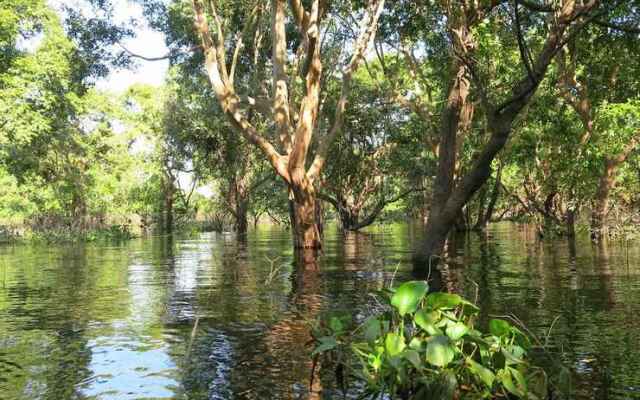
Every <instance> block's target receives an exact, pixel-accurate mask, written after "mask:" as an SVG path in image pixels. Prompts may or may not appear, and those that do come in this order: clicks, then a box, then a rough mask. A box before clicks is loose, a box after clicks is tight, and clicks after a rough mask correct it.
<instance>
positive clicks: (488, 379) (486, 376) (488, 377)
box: [466, 358, 496, 388]
mask: <svg viewBox="0 0 640 400" xmlns="http://www.w3.org/2000/svg"><path fill="white" fill-rule="evenodd" d="M466 362H467V366H468V367H469V371H471V372H472V373H474V374H475V375H477V376H478V378H480V380H482V382H484V384H485V385H487V387H488V388H491V387H492V386H493V382H494V381H495V380H496V375H495V374H494V373H493V371H491V370H490V369H488V368H486V367H485V366H483V365H482V364H480V363H477V362H475V361H473V360H472V359H471V358H467V359H466Z"/></svg>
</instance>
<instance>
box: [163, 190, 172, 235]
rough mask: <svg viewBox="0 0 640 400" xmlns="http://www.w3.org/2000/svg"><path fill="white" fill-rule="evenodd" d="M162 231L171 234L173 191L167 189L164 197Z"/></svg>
mask: <svg viewBox="0 0 640 400" xmlns="http://www.w3.org/2000/svg"><path fill="white" fill-rule="evenodd" d="M163 228H164V231H165V232H166V233H171V232H173V190H171V189H169V190H167V191H166V192H165V195H164V226H163Z"/></svg>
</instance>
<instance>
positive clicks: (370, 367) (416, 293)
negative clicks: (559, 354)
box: [313, 281, 547, 399]
mask: <svg viewBox="0 0 640 400" xmlns="http://www.w3.org/2000/svg"><path fill="white" fill-rule="evenodd" d="M427 292H428V286H427V283H426V282H423V281H411V282H406V283H404V284H402V285H401V286H399V287H398V288H397V289H395V290H389V291H385V292H384V293H385V295H384V296H383V298H384V300H383V310H384V311H382V312H380V313H377V314H376V315H373V316H371V317H369V318H368V319H367V320H365V321H364V323H362V324H359V325H358V326H356V327H355V329H349V326H350V323H349V321H348V319H347V318H338V317H333V318H330V319H329V321H328V323H325V324H323V325H320V326H318V327H316V329H315V330H314V338H315V340H316V347H315V350H314V353H313V354H314V356H315V361H316V362H317V361H318V356H320V355H323V356H324V357H326V361H331V362H334V363H336V365H337V368H336V371H337V374H336V375H337V377H338V379H339V384H340V385H341V386H342V388H344V387H346V384H345V379H344V377H347V376H352V377H354V378H355V379H356V380H358V381H361V382H363V383H364V387H365V393H364V395H365V397H367V396H371V397H376V396H384V395H387V396H390V398H392V399H459V398H470V399H486V398H524V399H542V398H545V397H546V396H547V376H546V374H545V372H544V371H543V370H542V369H541V368H538V367H535V366H533V365H531V364H530V362H529V361H528V357H527V352H528V351H529V350H530V349H531V341H530V339H529V337H528V336H527V335H526V334H525V333H524V332H523V331H522V330H520V329H518V328H517V327H515V326H513V325H512V324H510V323H509V322H507V321H505V320H502V319H492V320H490V321H489V332H488V333H482V332H480V331H479V330H478V329H476V328H475V320H476V319H477V315H478V312H479V309H478V308H477V307H476V306H475V305H474V304H472V303H470V302H469V301H467V300H465V299H463V298H462V297H460V296H459V295H457V294H450V293H440V292H434V293H430V294H427ZM340 381H341V382H340Z"/></svg>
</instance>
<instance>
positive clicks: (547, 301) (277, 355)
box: [0, 224, 640, 400]
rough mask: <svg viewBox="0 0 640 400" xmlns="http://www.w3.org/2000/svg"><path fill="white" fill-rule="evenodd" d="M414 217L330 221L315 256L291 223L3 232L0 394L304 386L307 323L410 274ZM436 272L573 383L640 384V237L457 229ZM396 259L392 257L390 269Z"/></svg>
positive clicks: (98, 394)
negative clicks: (241, 240)
mask: <svg viewBox="0 0 640 400" xmlns="http://www.w3.org/2000/svg"><path fill="white" fill-rule="evenodd" d="M415 240H416V239H415V237H414V235H413V234H412V230H411V229H410V228H409V227H407V226H402V225H398V226H391V227H385V228H380V229H377V230H373V231H371V232H370V233H369V234H359V235H353V234H352V235H349V236H346V237H345V236H342V235H339V234H338V233H337V232H335V231H332V230H329V232H328V233H327V238H326V241H325V247H326V250H325V255H324V256H323V258H322V260H321V266H320V269H319V271H300V270H296V269H295V268H294V267H292V264H291V261H292V254H291V250H290V239H289V234H288V232H283V231H277V230H269V229H264V230H260V231H258V232H254V233H252V234H251V235H250V237H249V240H248V244H247V245H245V246H242V245H238V244H237V243H236V242H235V240H234V239H233V237H231V236H227V235H219V234H203V235H201V236H200V237H198V238H195V239H193V238H191V239H170V238H166V237H164V238H153V239H139V240H134V241H131V242H128V243H124V244H118V245H109V246H105V245H96V244H91V245H86V246H84V245H82V246H80V245H76V246H68V247H67V246H49V247H37V246H16V247H8V246H5V247H0V399H2V400H8V399H11V400H13V399H52V400H58V399H118V400H120V399H193V400H195V399H272V398H273V399H298V398H300V399H306V398H320V397H324V398H331V397H337V395H336V391H335V389H334V388H333V385H332V383H331V380H330V379H329V378H327V377H324V378H323V379H316V380H315V382H317V384H316V385H314V389H313V390H312V391H311V392H310V391H309V388H308V387H309V377H310V369H311V368H310V367H311V365H310V362H309V351H310V349H309V346H308V345H307V342H308V341H309V326H310V323H311V322H312V321H314V320H316V319H317V318H320V317H321V316H322V315H325V314H326V313H327V312H330V311H332V310H338V311H346V312H350V313H353V314H356V313H359V312H362V311H365V310H366V309H367V307H368V302H369V301H370V297H369V295H368V293H369V292H371V291H373V290H375V289H379V288H381V287H383V285H387V284H389V282H390V281H391V280H392V279H393V278H394V274H395V279H396V280H406V279H410V269H411V265H410V257H411V248H412V246H413V243H414V241H415ZM456 246H457V251H456V254H457V257H455V259H454V262H453V263H452V264H451V265H449V266H447V267H446V269H445V270H444V271H443V273H442V281H443V285H445V286H447V287H448V288H449V289H451V290H458V291H461V292H464V293H465V294H466V295H467V296H468V297H470V298H474V297H475V296H476V295H477V296H478V297H477V298H478V300H477V301H478V303H479V304H480V305H481V307H483V309H484V310H485V311H486V312H487V313H489V314H496V315H503V314H506V313H512V314H515V315H517V316H518V317H519V318H521V319H522V320H523V321H524V322H525V323H526V324H527V325H528V326H529V328H530V329H531V330H532V331H533V332H535V333H537V334H539V335H542V336H544V334H545V333H546V331H547V330H548V329H549V327H550V326H551V324H552V323H553V321H554V320H556V319H557V321H556V323H555V326H554V329H553V331H552V334H551V339H550V340H551V346H552V349H553V350H552V351H553V352H554V357H557V358H561V359H563V360H564V362H565V363H566V365H568V366H569V367H570V368H571V369H572V371H573V374H574V385H575V387H574V393H575V394H574V397H575V398H581V399H591V398H598V399H604V398H612V399H613V398H616V399H625V398H640V267H639V265H640V263H639V261H640V247H639V246H635V247H634V246H633V244H631V245H630V246H623V245H620V244H618V245H611V246H608V247H600V248H598V247H594V246H592V245H591V244H590V243H589V242H588V241H584V242H581V241H578V243H577V245H576V246H575V248H572V247H570V246H569V245H568V244H567V242H566V241H557V242H543V243H540V242H538V241H536V239H535V236H534V235H533V234H532V233H531V232H530V231H528V230H527V229H525V228H524V227H521V226H520V227H519V226H516V225H509V224H501V225H498V226H494V227H492V228H491V229H490V231H489V232H488V234H487V235H483V236H478V235H470V236H468V237H467V238H466V239H465V238H460V239H459V240H458V241H457V242H456ZM396 271H397V272H396Z"/></svg>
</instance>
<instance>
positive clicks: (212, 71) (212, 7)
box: [193, 0, 384, 262]
mask: <svg viewBox="0 0 640 400" xmlns="http://www.w3.org/2000/svg"><path fill="white" fill-rule="evenodd" d="M383 4H384V1H383V0H372V1H370V2H369V4H368V6H367V8H366V10H365V11H364V13H363V16H362V18H361V22H360V32H359V33H358V35H357V38H356V39H355V40H354V41H353V42H352V43H351V44H350V45H345V46H343V47H347V48H351V49H352V55H351V56H350V57H349V58H348V60H347V62H346V65H345V66H344V67H343V69H342V71H341V74H340V75H341V76H340V78H339V79H340V80H341V91H340V95H339V98H338V100H337V106H336V107H335V112H334V113H333V115H332V116H327V115H322V111H323V107H322V94H323V88H324V85H325V81H326V79H331V78H335V77H336V75H337V74H334V73H332V72H329V73H327V72H325V71H323V67H324V66H326V65H327V64H329V65H331V63H330V60H327V59H326V57H325V59H323V55H322V50H323V42H324V41H325V40H327V38H328V37H330V36H331V35H332V34H334V32H335V29H333V30H332V29H329V26H330V25H331V18H330V16H331V15H332V12H344V11H343V10H333V9H331V8H329V7H327V4H325V3H324V2H320V1H319V0H314V1H312V2H311V4H310V7H308V8H305V6H304V4H303V3H302V2H301V1H299V0H293V1H290V2H289V7H287V4H286V2H285V1H284V0H273V1H271V5H270V7H269V6H267V5H266V4H264V3H263V2H257V3H256V4H253V5H252V7H250V14H249V15H247V16H245V17H244V20H243V22H244V30H243V31H242V32H236V33H231V34H229V32H225V31H226V30H227V28H228V24H227V22H226V21H228V20H229V18H230V17H231V16H227V18H226V19H225V15H219V13H218V10H217V6H216V4H215V2H210V3H209V7H208V9H207V8H206V7H205V6H204V4H203V3H202V2H201V1H200V0H194V1H193V9H194V14H195V20H194V23H195V28H196V31H197V32H198V35H199V37H200V43H201V46H202V49H203V51H204V55H205V61H204V64H205V68H206V69H207V72H208V75H209V79H210V82H211V85H212V87H213V90H214V92H215V93H216V96H217V98H218V100H219V102H220V104H221V106H222V109H223V111H224V112H225V114H226V116H227V117H228V119H229V121H230V122H231V123H232V125H233V126H234V128H235V129H237V130H238V131H239V132H240V133H241V134H242V135H243V136H244V138H245V139H246V140H247V141H248V142H249V143H251V144H253V145H255V146H257V147H258V148H259V149H260V150H261V152H262V153H263V155H264V157H266V158H267V159H268V160H269V162H270V164H271V166H272V168H273V169H274V171H275V172H276V173H277V174H278V175H279V176H280V177H281V178H282V179H283V180H284V181H285V183H286V184H287V187H288V190H289V194H290V198H291V200H292V201H291V207H292V209H291V219H292V232H293V241H294V247H295V248H296V249H303V250H304V251H303V252H302V253H301V255H302V256H303V257H302V259H303V260H304V262H313V261H314V260H315V257H316V255H315V251H316V250H317V249H319V248H320V247H321V238H320V229H319V227H318V221H317V210H316V188H315V185H314V184H315V182H316V181H317V179H318V177H319V175H320V173H321V171H322V169H323V167H324V164H325V160H326V158H327V151H328V149H329V146H330V144H331V142H332V141H333V139H334V138H335V137H336V136H337V135H338V133H339V132H340V130H341V128H342V123H343V118H344V111H345V108H346V103H347V100H348V97H349V93H350V86H351V80H352V77H353V74H354V73H355V71H356V70H357V68H358V66H359V65H360V64H361V62H362V60H363V58H364V55H365V52H366V49H367V47H368V46H369V43H370V42H371V41H372V39H373V37H374V35H375V32H376V28H377V21H378V17H379V15H380V13H381V12H382V8H383ZM288 8H289V9H290V13H291V16H292V18H291V20H290V21H291V22H292V23H293V25H294V29H293V32H291V31H292V30H291V29H289V30H288V29H287V28H288V24H287V9H288ZM345 8H348V7H345ZM269 13H270V14H271V15H270V20H271V24H270V29H271V31H270V32H269V34H270V36H271V39H272V42H271V66H272V72H271V79H270V82H268V83H269V84H270V89H271V93H270V94H268V93H264V94H266V96H264V95H263V92H262V91H261V90H260V85H261V84H265V83H267V82H262V81H261V80H260V79H252V78H251V77H242V78H241V79H242V80H243V81H250V82H255V85H253V87H252V88H251V91H252V92H253V93H252V94H253V96H252V97H250V98H248V99H247V101H246V102H243V101H242V99H241V98H240V96H239V95H238V93H237V92H236V73H237V71H236V66H237V63H238V58H239V54H240V52H241V51H242V48H243V44H244V43H245V41H248V40H250V36H249V34H252V37H253V44H252V45H251V47H252V48H253V49H254V52H255V54H256V56H255V57H254V59H255V60H257V58H258V54H259V53H260V52H261V46H262V37H263V35H264V31H263V30H262V29H263V28H262V25H261V24H260V21H261V20H262V19H263V18H265V17H267V16H268V14H269ZM210 22H211V25H210ZM334 26H335V25H334ZM210 27H211V29H210ZM292 33H293V35H292V36H293V39H290V38H288V34H289V35H291V34H292ZM329 39H331V38H329ZM334 40H335V38H334ZM230 42H232V44H231V45H229V43H230ZM228 49H233V50H232V54H233V55H231V56H227V51H228ZM333 56H335V54H334V55H333ZM259 70H260V68H256V71H259ZM264 86H267V85H264ZM265 89H266V88H265ZM266 92H268V89H267V90H266ZM261 95H263V96H262V98H261V97H260V96H261ZM259 103H260V104H261V105H262V106H266V113H265V114H266V117H267V121H269V123H268V124H267V128H268V129H269V130H273V132H274V133H276V135H266V134H264V132H262V130H263V129H261V128H260V127H259V126H257V125H256V124H254V123H252V121H251V118H250V114H251V113H253V112H256V111H258V107H259ZM296 103H297V104H298V107H297V108H298V109H297V110H296V108H295V104H296ZM319 130H324V131H325V135H324V136H322V138H321V140H320V141H318V143H316V144H314V143H313V139H314V133H316V132H318V131H319ZM270 136H271V137H273V136H275V137H276V138H277V139H276V140H277V141H274V140H272V139H270ZM312 145H313V148H315V152H314V154H313V158H312V159H311V155H310V150H311V148H312ZM277 147H279V149H278V148H277Z"/></svg>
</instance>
